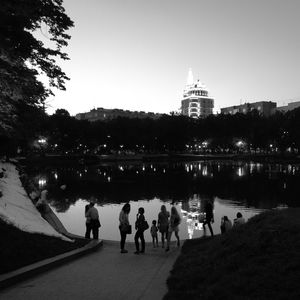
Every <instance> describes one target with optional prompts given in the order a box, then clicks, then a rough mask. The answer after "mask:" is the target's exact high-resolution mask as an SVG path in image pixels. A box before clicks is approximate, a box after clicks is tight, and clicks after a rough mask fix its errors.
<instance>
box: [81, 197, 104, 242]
mask: <svg viewBox="0 0 300 300" xmlns="http://www.w3.org/2000/svg"><path fill="white" fill-rule="evenodd" d="M85 217H86V218H87V219H89V220H90V226H91V230H92V233H93V239H94V240H98V237H99V228H100V227H101V224H100V221H99V213H98V210H97V208H96V207H95V200H92V201H91V202H90V208H89V209H88V211H87V213H86V214H85ZM88 238H89V237H88Z"/></svg>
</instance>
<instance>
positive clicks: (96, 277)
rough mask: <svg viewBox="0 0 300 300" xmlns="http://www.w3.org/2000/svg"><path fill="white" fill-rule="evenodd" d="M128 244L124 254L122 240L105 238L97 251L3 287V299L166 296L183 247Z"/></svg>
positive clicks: (111, 299)
mask: <svg viewBox="0 0 300 300" xmlns="http://www.w3.org/2000/svg"><path fill="white" fill-rule="evenodd" d="M126 247H127V249H128V250H129V253H126V254H121V253H120V251H119V243H118V242H114V241H104V243H103V246H102V247H101V248H100V249H99V250H98V251H96V252H93V253H91V254H88V255H86V256H83V257H82V258H79V259H77V260H74V261H71V262H69V263H67V264H65V265H62V266H60V267H57V268H55V269H52V270H50V271H47V272H45V273H43V274H40V275H37V276H35V277H33V278H31V279H28V280H26V281H22V282H20V283H18V284H16V285H14V286H12V287H10V288H7V289H4V290H3V291H0V299H1V300H9V299H13V300H19V299H20V300H24V299H28V300H40V299H42V300H48V299H57V300H60V299H62V300H68V299H70V300H71V299H72V300H76V299H87V300H89V299H101V300H106V299H108V300H119V299H120V300H125V299H128V300H135V299H143V300H144V299H145V300H147V299H149V300H150V299H151V300H156V299H162V298H163V296H164V295H165V294H166V292H167V286H166V279H167V278H168V276H169V272H170V270H171V269H172V267H173V264H174V262H175V260H176V258H177V257H178V255H179V253H180V249H178V248H177V247H175V243H174V244H172V245H171V249H170V251H169V252H165V251H164V249H162V248H153V247H152V244H149V243H148V244H147V245H146V253H145V254H140V255H135V254H134V253H133V252H134V244H132V243H128V244H126Z"/></svg>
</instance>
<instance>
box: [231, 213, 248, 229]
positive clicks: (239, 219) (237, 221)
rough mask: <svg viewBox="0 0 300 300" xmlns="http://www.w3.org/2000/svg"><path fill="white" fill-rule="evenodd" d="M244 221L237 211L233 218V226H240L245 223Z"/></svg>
mask: <svg viewBox="0 0 300 300" xmlns="http://www.w3.org/2000/svg"><path fill="white" fill-rule="evenodd" d="M245 223H246V221H245V219H244V217H243V215H242V214H241V213H240V212H238V213H237V214H236V219H234V224H233V225H234V226H240V225H242V224H245Z"/></svg>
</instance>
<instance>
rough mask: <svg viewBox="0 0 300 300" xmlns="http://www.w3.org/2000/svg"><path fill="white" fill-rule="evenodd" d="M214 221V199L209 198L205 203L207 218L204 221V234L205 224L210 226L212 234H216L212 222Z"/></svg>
mask: <svg viewBox="0 0 300 300" xmlns="http://www.w3.org/2000/svg"><path fill="white" fill-rule="evenodd" d="M213 222H214V213H213V203H212V200H208V201H207V202H206V204H205V220H204V223H203V229H204V234H206V228H205V225H207V226H208V228H209V231H210V234H211V236H213V235H214V232H213V229H212V227H211V223H213Z"/></svg>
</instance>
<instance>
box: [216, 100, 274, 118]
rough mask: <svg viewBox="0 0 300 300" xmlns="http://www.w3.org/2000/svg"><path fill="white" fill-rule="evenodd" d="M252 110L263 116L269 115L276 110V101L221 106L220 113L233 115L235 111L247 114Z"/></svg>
mask: <svg viewBox="0 0 300 300" xmlns="http://www.w3.org/2000/svg"><path fill="white" fill-rule="evenodd" d="M253 110H257V111H258V113H259V114H260V115H262V116H264V117H269V116H271V115H272V114H274V113H275V111H276V103H275V102H272V101H260V102H254V103H244V104H241V105H235V106H229V107H224V108H221V114H230V115H234V114H237V113H241V114H247V113H249V112H251V111H253Z"/></svg>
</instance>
